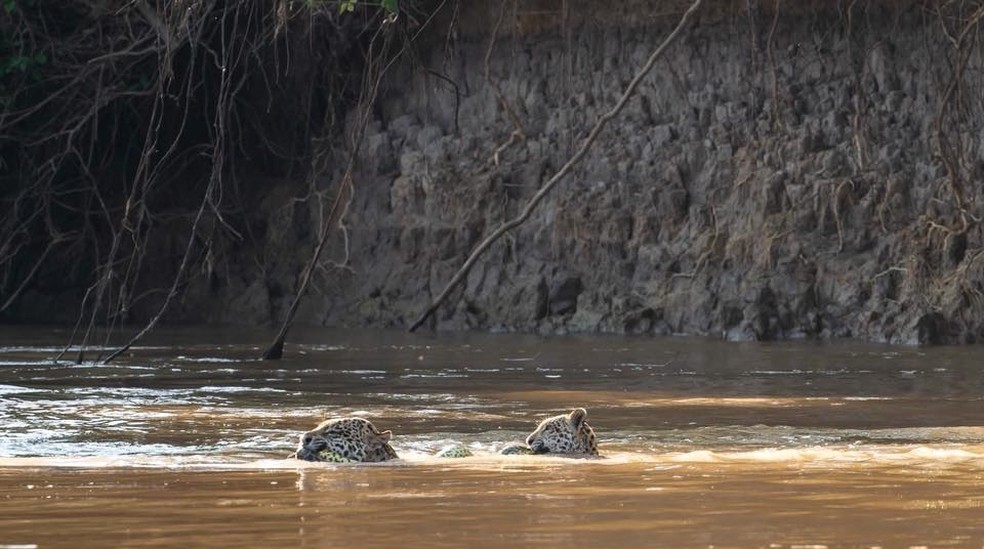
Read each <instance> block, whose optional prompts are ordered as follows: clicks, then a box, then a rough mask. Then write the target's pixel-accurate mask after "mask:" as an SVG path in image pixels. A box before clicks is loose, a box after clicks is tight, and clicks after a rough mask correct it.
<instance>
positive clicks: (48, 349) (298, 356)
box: [0, 326, 984, 549]
mask: <svg viewBox="0 0 984 549" xmlns="http://www.w3.org/2000/svg"><path fill="white" fill-rule="evenodd" d="M270 337H271V334H270V333H268V332H259V331H257V332H250V331H249V330H244V329H238V328H236V329H216V328H196V329H169V330H162V331H159V332H158V333H157V334H155V335H154V336H153V337H151V338H150V339H148V340H146V341H144V342H142V343H141V345H140V346H138V347H136V348H134V349H133V350H132V352H131V353H129V354H128V355H125V356H123V357H120V358H119V359H117V361H115V362H113V363H112V364H110V365H100V364H99V363H98V362H95V361H94V359H95V358H96V356H97V353H98V350H89V351H87V352H86V354H85V356H84V357H83V361H82V362H81V363H76V362H75V361H74V357H75V356H76V355H77V354H78V353H77V349H73V350H72V352H71V353H70V354H69V355H67V356H69V357H71V358H73V360H70V361H69V360H65V361H63V362H60V363H55V362H53V361H52V358H53V357H54V356H56V355H57V354H58V353H59V352H60V351H61V350H62V346H63V345H64V344H65V343H66V342H67V341H68V339H69V332H68V331H64V330H53V329H50V328H44V329H25V328H18V327H10V326H3V327H0V433H2V435H0V548H9V547H17V548H29V547H39V548H43V547H151V546H156V547H181V546H186V547H194V546H203V545H207V546H251V547H285V546H300V547H382V546H394V545H396V546H405V547H510V546H518V545H527V544H531V545H537V546H543V547H558V546H564V547H569V546H573V545H578V546H596V547H716V548H720V547H764V548H776V549H781V548H793V547H799V548H821V547H831V548H832V547H869V548H874V547H884V548H892V547H905V548H916V547H925V548H936V547H971V548H976V549H981V548H984V360H982V359H981V357H982V356H984V355H982V352H981V348H980V347H948V348H925V349H917V348H906V347H887V346H875V345H862V344H857V343H828V344H816V343H805V342H802V343H782V344H738V343H723V342H719V341H712V340H705V339H694V338H662V339H652V338H628V337H600V336H592V337H576V336H565V337H550V338H541V337H533V336H521V335H464V334H438V335H406V334H403V333H400V332H385V331H373V332H352V331H326V330H309V331H305V332H301V331H298V332H297V333H296V334H295V337H294V338H293V343H292V344H290V345H288V348H287V352H288V356H287V358H286V359H285V360H282V361H276V362H264V361H258V360H255V357H256V356H258V355H259V353H260V351H261V349H262V347H263V346H264V345H265V344H266V343H267V341H268V340H269V338H270ZM576 406H583V407H585V408H587V410H588V421H589V423H590V424H591V425H592V426H593V428H594V430H595V432H596V433H597V435H598V437H599V445H600V450H601V452H602V454H603V455H604V456H605V457H604V459H598V460H588V459H566V458H559V457H546V456H499V455H496V454H495V453H494V452H495V449H496V448H498V447H499V446H501V445H502V444H503V443H506V442H509V441H512V440H515V439H521V438H523V437H524V436H525V434H526V433H528V432H529V431H530V430H532V428H533V426H534V425H535V423H536V422H537V421H538V420H539V419H541V418H543V417H546V416H548V415H554V414H557V413H560V412H562V411H566V410H568V409H570V408H573V407H576ZM350 414H356V415H361V416H363V417H366V418H369V419H371V420H372V421H373V422H374V423H375V424H376V426H377V427H378V428H380V429H390V430H392V431H393V433H394V438H393V447H394V448H395V449H396V451H397V452H398V453H399V454H400V456H401V459H399V460H396V461H394V462H388V463H383V464H323V463H303V462H297V461H292V460H286V459H284V458H285V457H286V456H287V455H288V454H289V453H290V452H291V451H292V449H293V446H294V445H295V441H296V439H297V434H298V433H299V432H301V431H304V430H306V429H309V428H311V427H313V426H314V425H315V424H316V423H318V421H320V420H321V419H322V418H324V417H326V416H339V415H350ZM452 442H458V443H462V444H465V445H467V446H468V447H469V448H470V449H471V450H472V452H473V453H475V454H476V455H475V456H474V457H469V458H461V459H442V458H436V457H432V456H431V454H432V453H433V452H435V451H436V450H438V449H440V448H442V447H444V446H445V445H447V444H449V443H452Z"/></svg>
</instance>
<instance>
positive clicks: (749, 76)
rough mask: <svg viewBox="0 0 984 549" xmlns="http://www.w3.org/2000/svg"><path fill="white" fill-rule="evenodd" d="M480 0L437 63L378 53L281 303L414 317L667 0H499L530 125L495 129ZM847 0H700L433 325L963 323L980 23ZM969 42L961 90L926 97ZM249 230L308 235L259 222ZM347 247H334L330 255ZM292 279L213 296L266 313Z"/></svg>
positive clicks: (893, 329) (462, 16)
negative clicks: (319, 258) (361, 122)
mask: <svg viewBox="0 0 984 549" xmlns="http://www.w3.org/2000/svg"><path fill="white" fill-rule="evenodd" d="M481 4H482V5H481V6H479V5H475V6H473V5H470V4H469V5H467V6H466V5H462V6H461V10H460V13H459V14H458V16H457V19H456V20H455V21H454V24H455V27H454V29H453V31H452V32H450V33H448V34H446V35H445V34H444V33H443V32H435V33H434V36H433V37H432V39H431V42H430V43H429V44H428V45H425V46H424V47H423V51H422V52H421V54H422V57H421V62H422V63H423V64H424V65H426V66H427V67H428V68H430V69H431V70H432V71H433V72H427V71H424V70H420V68H419V67H417V69H416V70H411V69H410V68H401V69H397V71H396V72H394V73H391V74H390V75H389V79H388V80H387V82H386V86H385V89H384V91H383V95H382V96H381V98H380V101H379V104H378V105H377V109H376V113H375V120H374V121H373V122H372V123H371V124H370V127H369V132H368V135H367V137H366V141H365V144H364V148H363V151H362V156H361V161H360V167H359V170H358V173H357V175H356V186H357V191H356V196H355V198H354V200H353V203H352V205H351V208H350V211H349V215H348V218H347V222H346V226H347V235H346V236H347V238H346V239H343V238H342V237H341V236H338V237H337V238H335V239H334V240H333V242H332V246H331V249H330V251H329V255H330V256H331V257H330V258H328V259H326V261H325V269H323V272H322V276H321V277H320V280H319V283H318V288H319V290H318V291H317V292H315V293H313V294H312V295H310V296H309V297H308V299H307V300H306V302H305V303H304V305H303V307H302V312H301V315H300V317H299V319H300V321H302V322H308V323H313V324H321V325H331V326H337V325H345V326H386V327H405V326H407V325H409V324H410V323H411V322H413V320H414V319H415V318H416V317H417V315H419V314H420V313H421V312H422V311H423V310H424V308H425V307H426V306H427V304H428V303H429V301H430V300H431V299H432V298H433V297H434V296H435V295H436V294H437V293H439V292H440V291H441V290H442V289H443V287H444V285H445V284H446V283H447V281H448V280H450V278H451V277H452V275H453V274H454V272H455V271H456V270H457V269H458V267H459V266H460V265H461V264H462V262H463V261H464V259H465V257H467V254H468V253H469V252H470V251H471V249H472V248H473V247H474V246H475V245H476V244H477V243H478V242H479V241H480V240H481V238H483V236H484V235H487V234H488V233H489V232H490V231H492V230H493V229H494V228H495V227H496V226H498V225H499V224H500V223H501V222H502V221H504V220H506V219H508V218H510V217H513V216H515V215H516V214H517V213H518V212H519V210H520V209H521V208H522V207H523V205H524V204H525V203H526V201H527V200H528V199H529V198H530V197H531V196H532V195H533V193H534V192H535V191H536V190H537V188H538V187H539V186H540V185H541V184H542V182H543V181H545V180H546V179H547V178H548V177H549V176H550V175H552V174H553V173H554V172H555V171H556V170H557V169H558V168H559V167H560V166H561V165H562V164H563V163H564V162H565V161H566V160H567V159H568V158H569V157H570V155H571V154H572V153H573V152H574V150H575V148H576V146H577V144H578V143H579V140H581V139H582V138H583V137H584V136H585V135H586V133H587V130H588V129H589V128H590V127H591V125H593V123H594V122H595V120H596V119H597V118H598V116H599V115H600V114H601V113H603V112H605V111H606V110H608V109H609V108H610V107H611V106H612V105H613V104H614V103H615V101H616V99H617V97H618V95H619V94H620V93H621V92H622V90H623V89H624V87H625V85H626V84H627V83H628V81H629V80H630V79H631V78H632V76H633V74H634V72H635V70H637V68H638V67H640V66H641V64H642V63H643V62H644V61H645V58H646V57H647V56H648V55H649V53H650V52H651V51H652V50H653V49H654V48H655V47H656V46H657V45H658V44H659V42H660V41H661V40H662V39H663V38H664V37H665V36H666V34H667V33H668V32H669V30H670V29H671V28H672V26H673V25H674V24H675V23H676V20H677V18H678V17H679V15H680V12H681V10H680V9H678V8H680V7H681V6H677V5H676V4H681V3H678V2H676V3H675V2H624V3H617V2H616V3H613V4H614V6H612V5H609V4H605V3H600V2H587V1H582V2H577V1H570V2H561V1H559V0H558V1H555V2H551V1H546V0H543V1H540V2H531V3H524V2H519V3H513V2H508V3H507V6H506V11H505V15H504V19H503V21H504V22H503V24H502V27H501V29H500V31H499V34H498V37H497V40H496V44H495V48H494V50H493V52H492V54H491V56H490V57H489V58H490V61H491V62H490V66H489V74H490V75H491V78H492V79H494V80H495V82H496V83H497V85H498V86H499V87H500V89H501V90H502V93H503V95H504V97H505V98H506V100H507V101H508V102H509V104H510V106H511V107H512V108H513V109H514V110H515V112H516V113H517V114H518V117H519V119H520V121H521V124H522V130H523V132H524V133H525V140H521V141H519V142H517V143H515V144H512V145H511V146H509V147H506V148H504V149H503V150H502V151H501V152H500V153H499V154H498V155H496V154H495V152H496V150H497V149H499V148H500V146H501V145H503V144H504V143H506V142H507V141H508V140H509V137H510V134H511V133H512V132H513V130H514V127H513V124H512V122H511V120H510V117H509V116H508V115H507V113H506V111H505V110H504V109H503V108H502V106H501V105H500V103H499V102H498V101H497V99H496V96H495V94H494V92H493V90H492V88H491V87H490V86H489V85H488V83H487V82H486V80H485V70H486V67H485V62H484V60H485V58H486V55H487V53H488V47H489V43H490V39H491V35H492V29H493V26H494V23H495V21H496V19H497V17H498V16H499V4H498V3H481ZM766 4H767V5H766ZM786 4H790V6H789V7H787V6H786ZM860 4H863V7H858V6H855V7H854V8H853V12H846V11H845V7H846V4H845V3H843V2H841V3H837V2H813V3H809V4H807V3H783V4H780V12H779V13H778V15H777V14H776V13H775V11H774V10H773V3H772V2H768V3H763V2H748V3H746V2H735V3H728V2H724V3H717V4H712V6H710V7H709V8H706V9H705V12H704V14H703V17H702V19H701V21H700V22H699V24H697V25H695V26H694V27H693V28H692V29H691V31H690V32H689V33H688V34H686V35H685V36H683V37H681V39H680V40H679V41H678V42H677V43H676V44H675V45H674V46H672V47H671V48H670V49H669V51H668V52H667V55H666V57H665V59H664V60H663V61H661V62H660V63H658V64H657V66H656V68H655V69H654V71H653V72H652V74H651V75H650V76H649V77H648V78H647V79H646V80H645V81H644V83H643V84H642V86H641V87H640V89H639V91H638V94H637V96H636V97H635V98H633V99H632V100H631V102H630V103H629V105H628V106H627V108H626V109H625V111H623V112H622V114H621V115H620V116H619V117H617V118H616V119H615V120H613V121H612V123H611V124H610V125H609V126H608V129H607V130H606V131H605V132H604V133H603V134H602V136H601V138H600V139H599V141H598V142H597V143H596V144H595V146H594V148H593V149H592V151H591V152H590V153H589V154H588V156H587V157H586V158H585V160H584V162H582V163H581V164H580V165H579V166H578V167H577V168H576V169H575V170H574V172H573V173H572V174H571V175H570V176H569V177H567V178H566V180H565V181H564V182H562V183H561V184H560V185H559V186H558V187H557V188H556V189H555V190H554V192H553V193H552V194H551V195H550V196H549V197H548V198H547V199H546V201H545V202H544V203H543V204H542V205H541V206H540V207H539V209H538V210H537V211H536V213H535V214H534V215H533V217H532V218H531V219H530V220H529V221H527V222H526V223H525V224H524V225H523V226H522V227H520V228H519V229H518V230H516V231H515V232H513V233H512V234H510V235H508V236H506V237H505V238H503V239H502V240H500V241H499V242H498V243H496V244H495V245H494V246H493V247H492V249H491V250H490V251H489V252H488V253H487V254H486V255H484V256H483V258H482V259H481V260H480V261H479V264H478V265H477V266H476V268H475V269H474V270H473V271H472V272H471V274H470V275H469V277H468V279H467V285H466V287H465V288H463V289H459V290H457V291H456V292H455V294H454V295H453V297H452V299H451V300H449V302H448V304H447V305H446V306H444V307H443V308H442V309H441V310H440V311H439V312H438V313H437V314H436V319H435V320H434V321H433V323H432V324H431V326H432V327H435V328H437V329H442V330H460V329H480V330H507V331H512V330H520V331H531V332H540V333H559V332H579V331H590V332H612V333H633V334H676V333H685V334H702V335H712V336H721V337H725V338H727V339H731V340H749V339H754V340H774V339H785V338H801V337H808V338H836V337H856V338H861V339H867V340H874V341H887V342H896V343H940V342H974V341H979V340H980V339H981V338H982V336H984V322H982V315H981V312H982V309H984V294H982V289H984V286H982V281H984V278H982V275H984V257H982V256H981V250H982V247H981V246H982V234H981V227H980V223H979V222H978V219H979V218H980V217H981V215H982V214H981V212H980V210H979V208H978V206H977V204H978V203H980V201H981V196H980V194H981V191H980V181H981V173H982V166H984V142H982V136H984V135H982V131H984V118H982V114H984V112H982V110H984V109H982V96H981V93H980V90H981V89H984V88H982V86H981V84H982V83H984V82H982V80H984V78H982V75H984V73H982V60H981V46H980V45H978V44H977V43H973V44H972V45H970V46H969V48H965V50H958V49H957V46H956V45H955V43H954V42H952V41H951V40H950V38H952V37H953V36H952V35H951V37H949V38H948V37H947V35H946V34H945V33H944V32H943V29H944V28H947V29H959V23H960V21H961V20H960V19H959V17H958V16H959V14H956V15H954V16H953V18H951V19H948V20H946V21H942V22H941V20H940V15H939V14H938V13H936V12H934V11H933V9H931V6H929V7H927V4H926V3H905V2H868V3H866V2H862V3H860ZM962 51H964V52H966V64H965V67H964V68H963V71H962V73H961V79H960V82H959V85H958V86H956V92H955V100H954V101H952V102H951V103H950V104H949V107H947V108H941V104H942V103H943V98H944V97H945V95H946V91H947V89H948V86H949V84H950V83H951V82H952V81H953V78H954V74H955V67H957V65H958V63H959V61H960V59H962V58H963V57H961V55H964V54H963V53H961V52H962ZM435 72H436V73H441V74H444V75H446V76H447V78H448V79H450V80H452V81H453V82H454V83H455V85H456V86H457V94H456V93H455V89H454V87H452V86H451V85H449V84H448V83H447V82H446V81H445V80H443V79H441V78H437V77H435V76H434V74H433V73H435ZM941 113H942V114H941ZM939 129H942V132H940V131H938V130H939ZM940 140H944V145H946V146H948V147H949V148H948V149H946V150H948V151H951V153H952V156H951V157H950V158H951V159H953V158H955V159H956V161H955V163H951V164H950V166H951V167H952V166H956V170H957V171H956V173H951V172H950V171H948V165H947V163H946V162H944V159H943V158H941V156H940V155H939V154H938V152H939V141H940ZM281 202H284V203H286V201H285V200H281ZM295 209H296V208H295ZM269 211H275V212H280V213H278V214H277V215H283V212H284V210H283V209H272V208H271V209H270V210H269ZM272 215H273V214H271V216H272ZM299 216H300V217H301V218H303V220H304V222H306V223H311V219H313V218H314V217H316V216H313V215H310V214H309V213H306V212H302V213H300V214H299ZM274 217H275V216H274ZM282 232H284V231H281V233H282ZM288 232H289V231H288ZM301 232H302V233H303V232H305V231H301ZM313 232H314V230H313V229H309V234H308V235H307V237H304V236H303V235H302V236H300V237H299V238H300V239H301V241H302V242H305V238H307V239H308V240H309V239H310V236H311V235H310V233H313ZM266 246H267V250H268V251H269V250H284V249H285V248H287V249H292V250H303V251H305V253H306V250H308V249H310V248H309V243H308V244H301V245H295V243H293V242H287V241H285V240H284V237H283V236H279V237H278V236H275V235H274V234H273V233H270V234H267V236H266ZM346 247H347V249H348V262H347V264H346V265H345V266H344V267H342V268H339V267H338V266H337V265H333V264H331V262H332V261H334V260H338V259H339V258H341V257H343V255H344V250H345V249H346ZM278 253H284V252H278ZM297 255H298V257H297V258H295V261H296V262H300V261H303V259H304V257H302V256H303V253H302V252H301V251H297ZM281 278H283V280H277V281H276V284H277V285H279V286H280V287H289V285H290V283H291V282H290V280H291V279H290V278H289V277H286V276H284V277H281ZM271 280H272V279H271V278H270V275H267V279H265V280H262V281H261V280H258V281H257V282H256V284H255V286H256V287H255V288H254V290H258V291H259V293H261V294H262V293H263V291H262V289H263V288H267V289H269V288H270V287H271ZM254 293H256V292H255V291H254ZM287 294H289V292H285V291H280V292H279V293H275V292H267V293H266V294H264V295H262V296H261V298H262V299H260V298H258V299H260V303H259V304H256V303H253V304H244V305H241V306H239V307H238V309H237V307H233V308H232V309H230V311H229V312H228V317H234V318H239V319H247V318H263V317H265V316H269V317H270V318H273V319H276V318H277V317H278V316H279V315H280V314H282V313H283V310H284V309H285V308H286V306H287V302H288V299H289V297H290V296H289V295H287ZM257 308H259V310H260V313H256V310H257ZM250 311H252V312H251V313H250ZM228 317H227V318H226V319H227V320H228Z"/></svg>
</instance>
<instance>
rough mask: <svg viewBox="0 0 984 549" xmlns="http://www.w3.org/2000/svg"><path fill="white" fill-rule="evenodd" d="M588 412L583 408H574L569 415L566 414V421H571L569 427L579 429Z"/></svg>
mask: <svg viewBox="0 0 984 549" xmlns="http://www.w3.org/2000/svg"><path fill="white" fill-rule="evenodd" d="M587 415H588V411H587V410H585V409H584V408H574V409H573V410H571V413H569V414H567V419H569V420H570V421H571V425H573V426H574V427H575V428H580V427H581V424H583V423H584V418H585V417H587Z"/></svg>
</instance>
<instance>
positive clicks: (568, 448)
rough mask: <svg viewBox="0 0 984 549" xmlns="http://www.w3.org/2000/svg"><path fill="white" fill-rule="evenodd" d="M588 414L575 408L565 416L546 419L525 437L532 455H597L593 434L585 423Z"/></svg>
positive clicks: (581, 409)
mask: <svg viewBox="0 0 984 549" xmlns="http://www.w3.org/2000/svg"><path fill="white" fill-rule="evenodd" d="M587 415H588V412H587V410H585V409H584V408H575V409H573V410H571V411H570V413H567V414H561V415H559V416H554V417H551V418H547V419H545V420H543V421H541V422H540V424H539V425H537V427H536V430H535V431H533V433H531V434H530V436H528V437H526V444H527V445H528V446H529V447H530V450H532V451H533V453H534V454H567V455H591V456H597V455H598V444H597V442H595V434H594V431H593V430H592V429H591V426H590V425H588V422H587V421H585V417H587Z"/></svg>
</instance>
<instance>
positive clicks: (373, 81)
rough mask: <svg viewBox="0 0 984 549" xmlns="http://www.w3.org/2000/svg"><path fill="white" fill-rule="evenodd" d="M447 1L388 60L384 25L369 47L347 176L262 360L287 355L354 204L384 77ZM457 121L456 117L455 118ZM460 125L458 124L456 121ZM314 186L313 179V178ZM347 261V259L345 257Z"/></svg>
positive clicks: (323, 220) (340, 184)
mask: <svg viewBox="0 0 984 549" xmlns="http://www.w3.org/2000/svg"><path fill="white" fill-rule="evenodd" d="M446 3H447V2H446V1H445V2H441V3H440V4H439V5H438V6H437V7H436V8H435V9H434V11H433V12H431V14H430V17H428V19H427V21H425V22H424V24H423V25H422V26H421V27H420V28H419V29H417V31H416V32H415V33H414V35H413V36H412V37H406V41H405V42H404V43H403V45H402V47H401V48H400V49H399V50H398V51H397V52H396V53H394V54H393V55H392V56H391V57H390V58H389V59H388V60H380V61H378V62H377V61H376V60H375V58H374V57H372V55H373V48H374V47H375V45H376V42H377V39H378V38H379V37H380V36H382V37H383V40H382V45H380V46H379V52H380V55H385V52H386V51H388V49H389V46H390V41H389V39H390V38H392V34H390V33H386V32H385V31H386V30H389V29H387V28H386V27H385V26H384V27H381V28H380V29H379V30H378V31H377V33H376V35H375V36H374V37H373V39H372V42H371V43H370V46H369V55H370V58H369V59H368V60H367V63H366V67H367V68H366V73H365V77H364V81H363V85H362V92H361V95H360V97H359V103H358V106H357V107H356V112H357V113H358V116H359V118H358V121H357V124H356V128H355V133H354V135H353V137H352V145H351V151H350V152H349V157H348V161H347V163H346V166H345V173H344V175H342V178H341V180H340V182H339V184H338V191H337V192H336V194H335V198H334V200H333V201H332V204H331V209H330V210H329V212H328V216H327V217H326V218H324V219H322V221H321V227H320V230H319V232H318V242H317V244H316V245H315V247H314V251H313V253H312V254H311V259H310V260H309V261H308V263H307V265H305V267H304V270H303V272H302V274H301V282H300V284H299V285H298V288H297V293H296V294H295V295H294V299H293V300H292V301H291V304H290V307H289V308H288V310H287V314H286V316H285V317H284V321H283V323H282V324H281V325H280V331H279V332H277V336H276V337H275V338H274V340H273V342H272V343H270V346H269V347H267V348H266V350H265V351H263V354H262V355H261V358H262V359H263V360H279V359H281V358H283V356H284V343H285V342H286V339H287V332H288V331H289V330H290V327H291V325H292V324H293V322H294V315H296V314H297V308H298V306H299V305H300V303H301V300H302V299H303V298H304V294H305V293H306V292H307V288H308V286H309V285H310V283H311V279H312V276H313V274H314V271H315V270H316V269H317V267H318V261H319V259H320V258H321V252H322V251H323V250H324V247H325V244H326V243H327V242H328V237H329V236H331V234H332V229H333V228H334V227H335V226H338V225H340V224H341V223H342V220H343V219H344V217H345V214H346V213H347V212H348V207H349V204H350V203H351V201H352V195H353V193H354V191H355V185H354V182H353V179H352V174H353V172H354V170H355V162H356V159H357V158H358V156H359V149H360V148H361V144H362V139H363V137H364V136H365V130H366V127H367V126H368V125H369V120H370V119H371V118H372V107H373V104H375V102H376V97H377V95H378V94H379V86H380V84H381V83H382V80H383V76H384V75H385V74H386V71H388V70H389V69H390V68H391V67H392V66H393V65H394V64H395V63H396V61H397V60H398V59H400V57H402V56H403V55H404V54H405V53H406V52H407V51H408V50H409V49H410V46H411V44H412V42H413V41H414V40H416V38H417V37H419V36H420V34H421V32H423V30H424V29H426V28H427V27H428V26H429V24H430V23H431V21H433V19H434V17H435V16H436V15H437V14H438V13H439V12H440V11H441V9H442V8H443V7H444V5H445V4H446ZM455 119H456V120H457V115H456V118H455ZM456 125H457V122H456ZM319 175H321V174H320V171H319V170H317V169H315V170H313V172H312V174H311V177H312V178H314V177H317V176H319ZM312 185H313V179H312ZM346 259H347V258H346Z"/></svg>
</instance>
